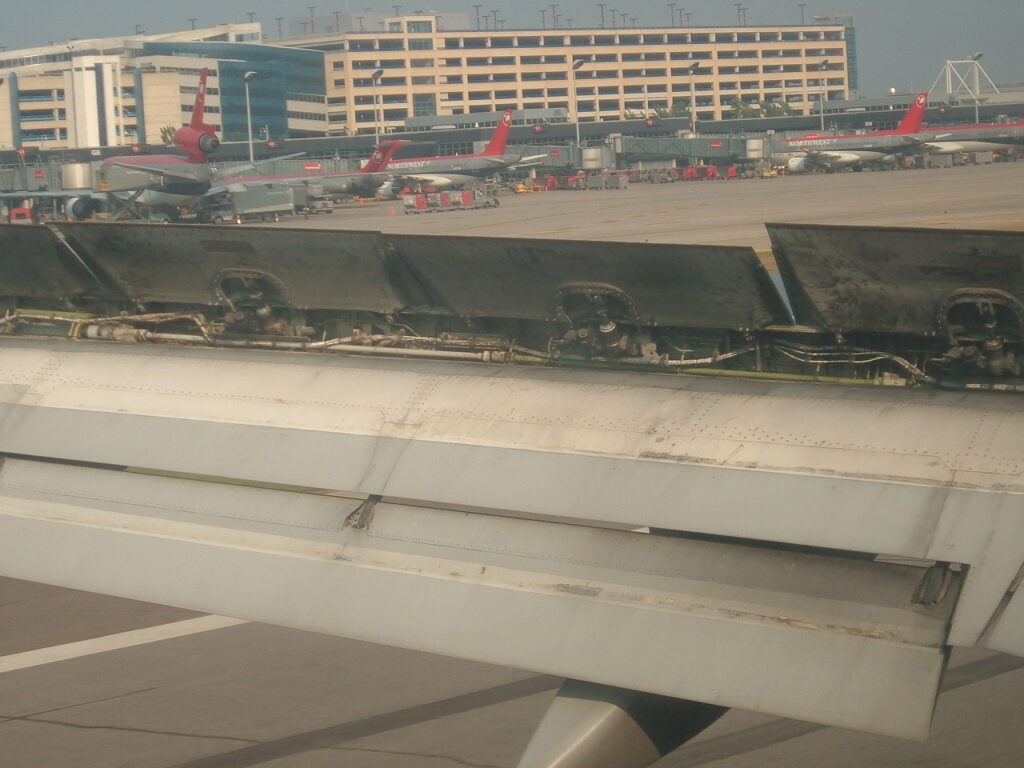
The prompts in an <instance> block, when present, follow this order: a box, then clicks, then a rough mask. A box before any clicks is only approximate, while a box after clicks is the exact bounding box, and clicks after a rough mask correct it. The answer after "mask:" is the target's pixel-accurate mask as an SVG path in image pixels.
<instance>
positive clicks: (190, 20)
mask: <svg viewBox="0 0 1024 768" xmlns="http://www.w3.org/2000/svg"><path fill="white" fill-rule="evenodd" d="M197 21H199V19H189V20H188V23H189V24H191V25H192V29H195V28H196V22H197Z"/></svg>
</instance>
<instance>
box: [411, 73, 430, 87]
mask: <svg viewBox="0 0 1024 768" xmlns="http://www.w3.org/2000/svg"><path fill="white" fill-rule="evenodd" d="M412 84H413V85H433V84H434V76H433V75H421V76H419V77H413V78H412Z"/></svg>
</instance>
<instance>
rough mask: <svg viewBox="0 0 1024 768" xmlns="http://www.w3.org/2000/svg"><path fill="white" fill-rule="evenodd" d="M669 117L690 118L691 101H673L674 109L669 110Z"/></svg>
mask: <svg viewBox="0 0 1024 768" xmlns="http://www.w3.org/2000/svg"><path fill="white" fill-rule="evenodd" d="M669 115H671V116H672V117H689V116H690V100H689V99H673V100H672V109H670V110H669Z"/></svg>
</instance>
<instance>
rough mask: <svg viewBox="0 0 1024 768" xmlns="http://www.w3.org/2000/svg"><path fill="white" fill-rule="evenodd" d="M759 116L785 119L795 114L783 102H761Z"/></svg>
mask: <svg viewBox="0 0 1024 768" xmlns="http://www.w3.org/2000/svg"><path fill="white" fill-rule="evenodd" d="M760 108H761V114H762V115H764V116H765V117H786V116H788V115H794V114H796V111H795V110H794V109H793V108H792V107H791V106H790V105H789V104H787V103H786V102H784V101H762V102H761V105H760Z"/></svg>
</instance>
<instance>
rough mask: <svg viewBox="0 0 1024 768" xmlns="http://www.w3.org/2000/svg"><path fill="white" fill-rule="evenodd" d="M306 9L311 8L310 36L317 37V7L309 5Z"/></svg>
mask: <svg viewBox="0 0 1024 768" xmlns="http://www.w3.org/2000/svg"><path fill="white" fill-rule="evenodd" d="M306 7H307V8H309V34H311V35H315V34H316V6H315V5H307V6H306Z"/></svg>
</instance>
